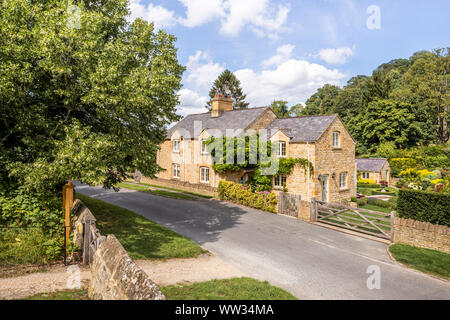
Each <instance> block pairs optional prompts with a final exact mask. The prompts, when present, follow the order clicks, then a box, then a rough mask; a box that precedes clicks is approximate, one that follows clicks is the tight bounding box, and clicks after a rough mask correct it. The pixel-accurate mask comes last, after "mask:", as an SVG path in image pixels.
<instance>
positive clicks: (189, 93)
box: [178, 89, 209, 116]
mask: <svg viewBox="0 0 450 320" xmlns="http://www.w3.org/2000/svg"><path fill="white" fill-rule="evenodd" d="M178 94H179V95H180V104H179V109H178V113H179V114H181V115H183V116H185V115H188V114H192V113H201V112H205V111H206V109H205V108H204V107H205V106H206V102H208V100H209V98H208V97H206V96H201V95H199V94H198V93H197V92H196V91H193V90H190V89H182V90H180V91H179V92H178Z"/></svg>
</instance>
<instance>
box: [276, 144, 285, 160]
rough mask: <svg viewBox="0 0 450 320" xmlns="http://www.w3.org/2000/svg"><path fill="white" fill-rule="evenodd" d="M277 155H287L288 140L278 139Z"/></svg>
mask: <svg viewBox="0 0 450 320" xmlns="http://www.w3.org/2000/svg"><path fill="white" fill-rule="evenodd" d="M277 157H286V142H285V141H278V148H277Z"/></svg>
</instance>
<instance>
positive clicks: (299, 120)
mask: <svg viewBox="0 0 450 320" xmlns="http://www.w3.org/2000/svg"><path fill="white" fill-rule="evenodd" d="M336 117H337V115H335V114H333V115H326V116H303V117H295V118H285V119H275V120H274V121H272V123H271V124H270V125H269V127H268V129H269V132H268V135H269V137H271V136H272V135H274V134H275V133H276V132H277V131H278V130H281V131H283V132H284V133H285V134H286V135H287V136H289V137H290V138H291V142H314V141H317V140H318V139H319V138H320V136H321V135H322V134H323V133H324V132H325V130H327V128H328V127H329V126H330V124H331V122H333V120H334V119H335V118H336Z"/></svg>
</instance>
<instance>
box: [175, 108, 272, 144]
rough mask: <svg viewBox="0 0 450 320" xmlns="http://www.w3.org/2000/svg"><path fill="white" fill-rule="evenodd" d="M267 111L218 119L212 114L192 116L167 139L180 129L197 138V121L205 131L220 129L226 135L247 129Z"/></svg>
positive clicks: (238, 112) (229, 114)
mask: <svg viewBox="0 0 450 320" xmlns="http://www.w3.org/2000/svg"><path fill="white" fill-rule="evenodd" d="M267 109H269V108H268V107H260V108H249V109H242V110H233V111H227V112H224V113H222V114H221V115H220V116H219V117H217V118H211V113H210V112H206V113H200V114H191V115H188V116H186V117H185V118H184V119H182V120H181V121H180V122H178V123H177V124H175V125H174V126H173V127H172V128H170V129H169V130H168V132H167V138H168V139H170V137H171V136H172V134H173V133H174V132H175V131H176V130H177V129H180V128H183V129H185V130H187V131H188V132H189V134H190V135H191V138H197V137H194V123H195V121H201V124H202V128H203V129H218V130H220V131H222V132H223V134H226V130H227V129H232V130H237V129H245V128H247V127H248V126H249V125H250V124H251V123H252V121H254V120H255V119H256V118H258V117H259V116H261V115H262V114H263V113H264V111H266V110H267ZM201 131H202V130H200V132H196V133H197V136H198V134H200V133H201Z"/></svg>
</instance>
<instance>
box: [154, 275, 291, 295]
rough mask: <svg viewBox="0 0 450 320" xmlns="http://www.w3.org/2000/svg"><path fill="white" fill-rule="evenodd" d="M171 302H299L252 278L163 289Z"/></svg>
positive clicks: (287, 293)
mask: <svg viewBox="0 0 450 320" xmlns="http://www.w3.org/2000/svg"><path fill="white" fill-rule="evenodd" d="M161 291H162V292H163V293H164V295H165V296H166V297H167V299H169V300H297V298H296V297H294V296H293V295H292V294H290V293H289V292H287V291H285V290H283V289H281V288H278V287H275V286H272V285H270V284H269V283H268V282H267V281H264V282H262V281H258V280H255V279H251V278H232V279H223V280H211V281H206V282H199V283H194V284H190V285H183V286H177V285H175V286H167V287H162V288H161Z"/></svg>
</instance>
